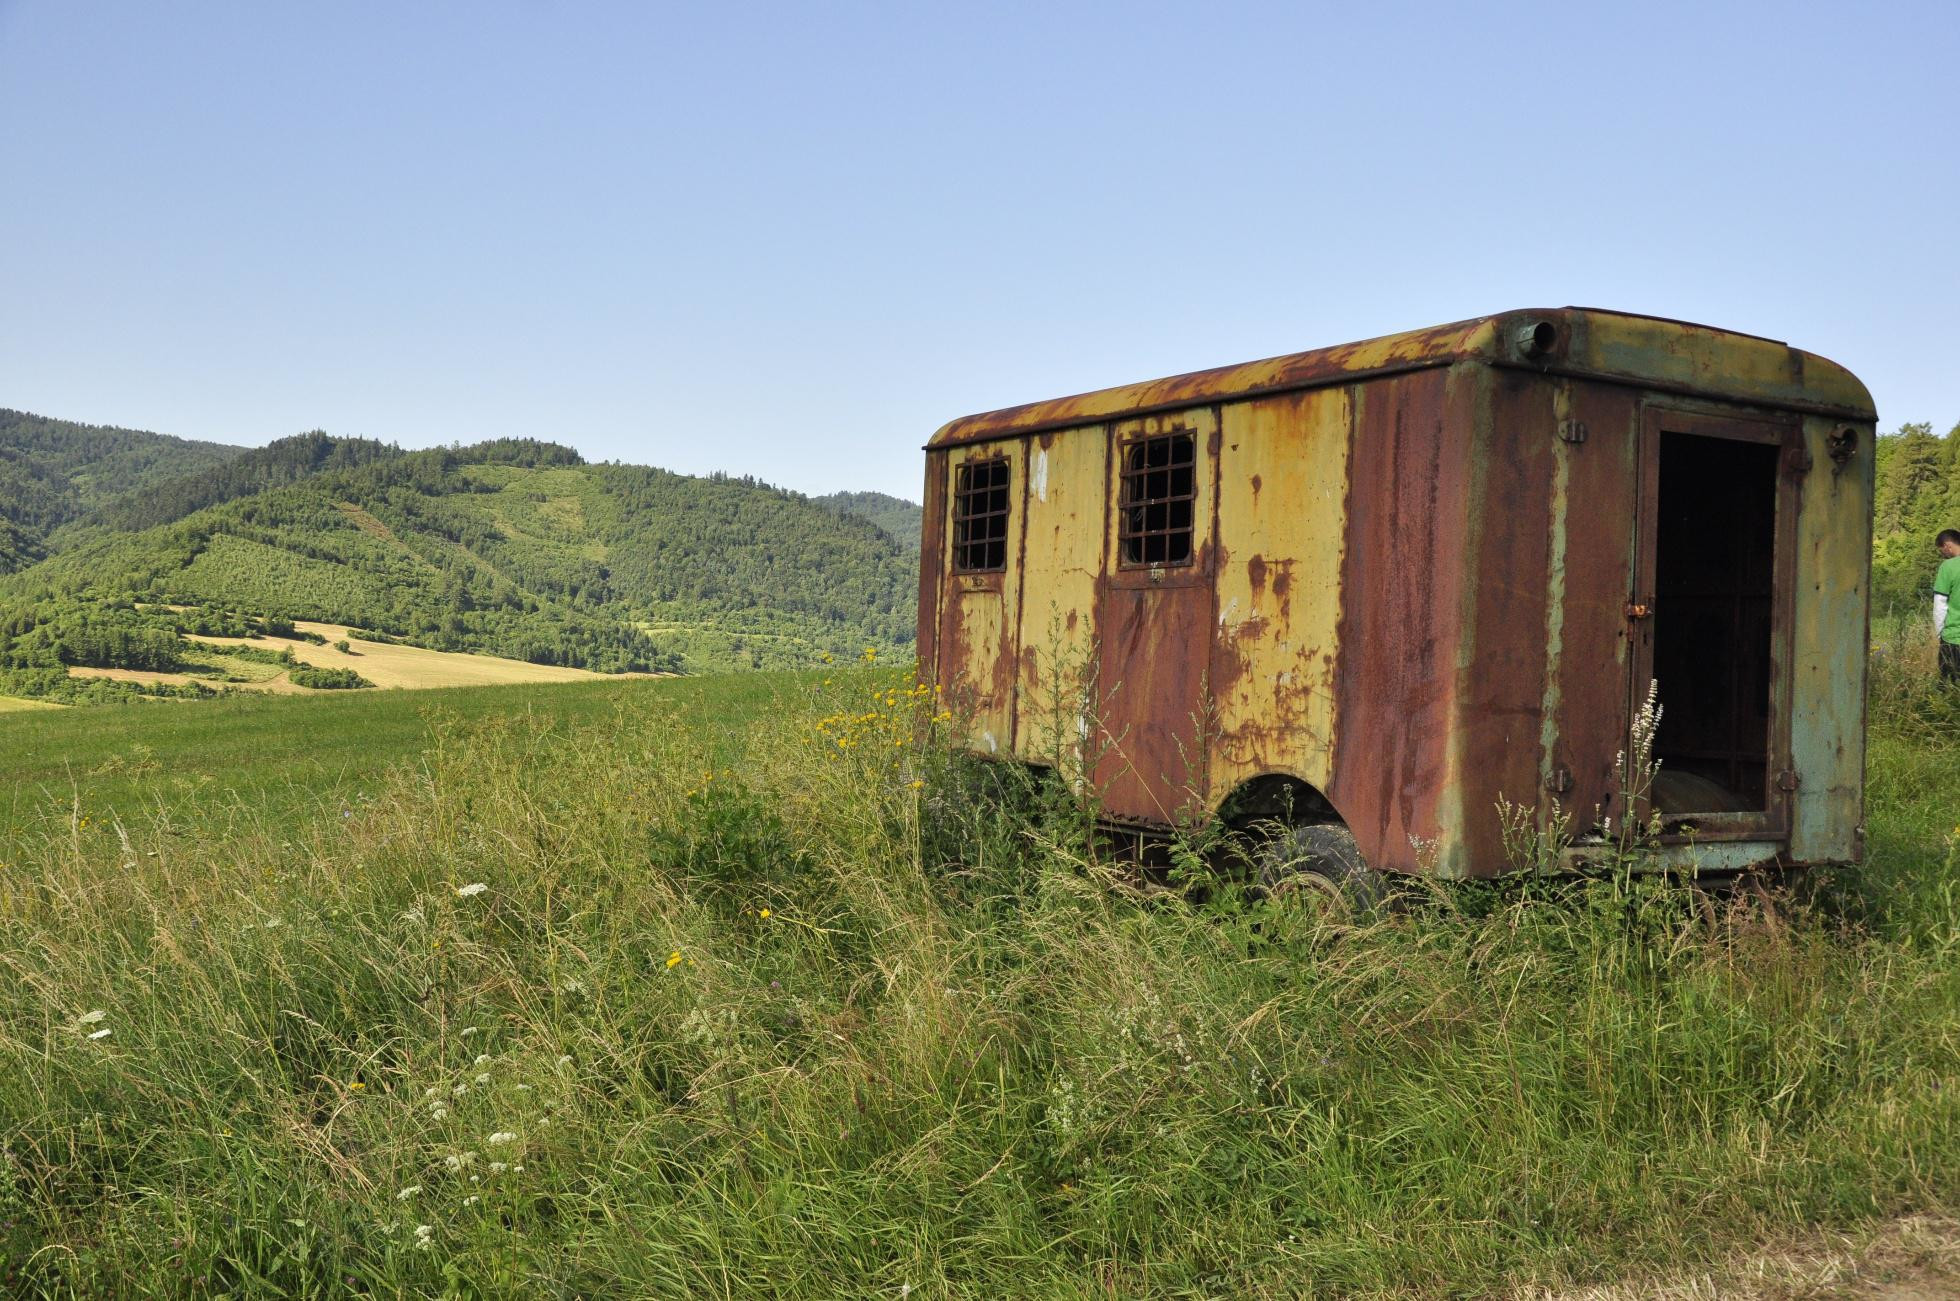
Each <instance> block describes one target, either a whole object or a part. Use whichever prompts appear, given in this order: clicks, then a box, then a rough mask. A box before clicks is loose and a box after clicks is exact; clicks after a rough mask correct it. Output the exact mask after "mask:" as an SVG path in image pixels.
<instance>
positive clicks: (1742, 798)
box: [919, 307, 1876, 877]
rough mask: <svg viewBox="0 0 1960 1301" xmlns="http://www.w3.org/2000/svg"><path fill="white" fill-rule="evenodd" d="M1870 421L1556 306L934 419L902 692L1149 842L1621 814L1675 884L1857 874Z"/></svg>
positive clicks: (1782, 374)
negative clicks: (1269, 827)
mask: <svg viewBox="0 0 1960 1301" xmlns="http://www.w3.org/2000/svg"><path fill="white" fill-rule="evenodd" d="M1874 420H1875V412H1874V410H1873V407H1872V402H1871V397H1870V395H1869V394H1868V393H1867V392H1866V390H1865V387H1864V386H1863V385H1862V384H1861V383H1860V382H1859V381H1858V380H1857V378H1856V377H1855V376H1853V375H1852V374H1851V373H1850V372H1849V371H1847V370H1845V369H1844V368H1843V367H1841V366H1838V365H1836V364H1834V363H1832V362H1829V361H1826V360H1824V359H1823V358H1821V357H1817V356H1814V355H1812V354H1810V353H1806V352H1801V351H1799V350H1797V349H1795V348H1792V347H1789V346H1788V345H1786V344H1783V343H1780V342H1777V341H1775V340H1771V339H1763V338H1757V337H1755V336H1752V335H1745V334H1737V333H1734V332H1731V331H1725V330H1718V329H1712V328H1709V327H1707V326H1701V325H1692V324H1688V323H1685V322H1680V321H1670V320H1662V319H1657V318H1653V317H1645V316H1633V315H1627V314H1623V313H1617V312H1607V311H1599V310H1593V309H1584V308H1570V307H1568V308H1563V309H1557V310H1537V311H1519V312H1506V313H1503V314H1501V315H1496V316H1488V317H1483V318H1480V319H1477V320H1472V321H1463V322H1458V323H1456V324H1453V325H1444V326H1438V327H1436V328H1434V329H1427V330H1418V331H1415V332H1412V333H1408V334H1398V335H1392V336H1389V337H1387V338H1381V339H1372V340H1368V341H1366V342H1362V343H1354V344H1348V345H1344V346H1341V347H1335V348H1324V349H1320V350H1317V351H1313V352H1305V353H1297V354H1294V355H1291V356H1285V357H1276V358H1273V359H1270V360H1267V361H1257V362H1251V363H1248V364H1246V365H1241V366H1227V367H1222V368H1219V369H1216V370H1207V371H1199V372H1196V373H1193V374H1188V375H1180V376H1176V377H1173V378H1170V379H1162V380H1156V381H1152V382H1149V383H1143V384H1135V385H1130V386H1127V387H1123V388H1113V389H1105V390H1103V391H1101V392H1096V393H1088V394H1083V395H1080V396H1076V397H1067V398H1059V399H1055V400H1053V401H1048V402H1037V403H1033V404H1030V405H1027V406H1020V407H1013V408H1009V409H1007V410H1004V411H995V412H990V413H988V414H985V415H977V416H969V417H967V418H965V419H962V420H955V421H953V422H952V423H951V424H948V425H946V426H945V427H944V428H942V429H940V430H939V432H938V433H937V434H935V435H934V436H933V438H932V440H931V442H930V443H929V444H927V447H926V481H925V523H924V539H923V552H922V560H921V565H920V580H919V654H920V664H921V671H922V673H923V674H924V675H925V678H926V680H928V681H931V682H933V683H935V684H937V685H938V686H940V687H941V688H942V689H943V691H944V692H945V693H946V694H947V696H948V697H949V698H950V699H951V700H952V701H953V702H954V703H955V704H956V706H957V707H958V708H959V710H960V711H961V717H963V718H969V719H970V720H971V729H970V734H969V735H968V736H967V737H966V744H968V745H969V746H971V747H972V748H973V749H975V750H977V751H979V752H981V753H984V754H989V755H995V756H999V757H1002V758H1009V759H1017V760H1020V761H1023V762H1028V763H1034V764H1044V763H1050V762H1053V761H1055V760H1056V758H1057V756H1058V755H1060V754H1062V753H1063V752H1064V751H1063V749H1061V748H1058V746H1060V747H1065V748H1066V751H1067V752H1068V753H1069V754H1071V755H1072V756H1074V757H1075V758H1076V759H1077V760H1078V761H1079V762H1080V763H1081V764H1082V765H1083V767H1084V768H1085V769H1086V779H1087V780H1088V781H1090V782H1091V783H1092V784H1093V786H1094V788H1095V791H1096V793H1097V797H1098V799H1099V800H1100V804H1101V809H1102V813H1103V816H1104V817H1105V818H1106V819H1107V820H1108V821H1109V822H1110V823H1111V824H1112V825H1114V826H1118V827H1124V828H1129V829H1132V830H1134V831H1136V832H1139V833H1142V834H1145V835H1148V834H1150V833H1153V832H1161V831H1164V830H1166V829H1168V828H1170V827H1171V826H1173V825H1175V824H1178V823H1180V822H1185V821H1189V820H1191V819H1194V818H1199V817H1203V816H1207V815H1214V814H1217V815H1221V816H1225V817H1227V818H1248V817H1252V816H1271V815H1273V814H1275V813H1280V812H1285V813H1286V814H1287V816H1289V817H1290V818H1291V819H1293V820H1295V821H1296V822H1299V823H1301V824H1303V825H1307V826H1310V827H1314V828H1341V827H1344V828H1345V829H1346V830H1345V832H1342V833H1341V834H1342V835H1343V837H1345V836H1346V835H1347V834H1350V833H1351V835H1352V838H1353V839H1352V847H1353V848H1354V849H1355V850H1358V851H1359V854H1360V855H1361V856H1362V857H1363V858H1364V859H1365V861H1366V864H1367V865H1368V866H1369V867H1371V868H1375V869H1380V870H1387V871H1396V872H1431V873H1434V874H1436V875H1439V876H1444V877H1484V876H1491V875H1494V874H1496V873H1498V872H1501V871H1503V870H1505V868H1506V867H1507V856H1506V849H1505V845H1504V840H1503V826H1502V823H1501V820H1500V817H1499V813H1498V809H1499V806H1500V803H1501V802H1504V801H1508V802H1510V803H1511V804H1512V805H1520V806H1523V808H1524V809H1525V810H1526V811H1527V813H1526V816H1527V817H1528V818H1529V819H1531V820H1533V821H1534V822H1535V824H1536V828H1537V830H1538V831H1539V832H1540V833H1542V834H1549V833H1551V832H1554V831H1555V830H1557V829H1559V828H1564V829H1565V830H1566V831H1567V832H1568V833H1569V835H1570V836H1571V837H1572V838H1573V839H1574V840H1576V841H1578V842H1581V843H1577V844H1574V845H1573V846H1572V847H1570V848H1567V849H1566V850H1564V852H1563V858H1562V865H1563V866H1566V867H1577V866H1581V865H1582V864H1583V862H1584V860H1585V857H1586V855H1587V852H1588V851H1587V849H1586V847H1585V844H1584V843H1583V842H1584V841H1586V840H1587V839H1589V838H1595V837H1596V835H1597V833H1598V831H1599V829H1600V827H1601V826H1602V824H1604V823H1605V822H1606V820H1608V819H1611V821H1612V824H1613V825H1616V826H1623V825H1625V823H1626V820H1627V819H1629V818H1631V819H1636V820H1638V821H1639V822H1640V823H1642V824H1645V823H1646V822H1647V821H1648V819H1649V818H1650V817H1651V816H1652V815H1653V814H1655V813H1658V814H1660V816H1661V820H1662V825H1663V834H1662V836H1661V851H1660V852H1661V855H1662V857H1663V858H1664V859H1665V860H1668V861H1671V862H1674V863H1677V864H1680V865H1682V866H1688V865H1690V864H1692V865H1694V866H1695V867H1697V868H1698V869H1699V870H1701V871H1704V872H1711V873H1730V872H1737V871H1742V870H1747V869H1754V868H1769V867H1804V866H1814V865H1821V864H1840V863H1849V862H1854V861H1856V860H1857V859H1858V857H1859V856H1860V853H1861V849H1862V838H1863V828H1862V825H1861V823H1862V820H1863V801H1864V791H1863V783H1864V725H1865V671H1866V648H1867V644H1868V637H1869V577H1870V556H1871V521H1872V486H1873V460H1874V456H1873V453H1874V448H1873V440H1874V436H1875V432H1876V431H1875V425H1874ZM1650 684H1657V691H1658V696H1659V701H1660V704H1661V706H1662V709H1663V721H1662V723H1661V726H1660V728H1659V732H1658V735H1657V737H1656V739H1655V742H1654V747H1653V749H1654V754H1655V757H1657V758H1658V759H1659V760H1660V761H1661V765H1662V767H1661V772H1662V774H1663V776H1662V779H1661V780H1660V781H1659V782H1658V783H1656V784H1655V786H1654V788H1653V789H1652V790H1651V791H1649V790H1644V789H1641V788H1640V786H1639V784H1638V783H1628V782H1626V781H1625V780H1624V778H1623V768H1624V765H1623V763H1622V762H1621V761H1620V756H1621V755H1622V754H1623V752H1625V751H1627V749H1628V747H1629V744H1630V743H1629V729H1630V728H1631V727H1632V726H1633V724H1634V722H1635V720H1636V718H1637V716H1638V714H1639V711H1640V708H1641V705H1642V702H1643V701H1644V700H1645V699H1646V697H1647V695H1648V692H1649V688H1650ZM1625 785H1632V786H1634V789H1633V790H1631V791H1628V790H1623V789H1622V786H1625ZM1309 839H1311V836H1309Z"/></svg>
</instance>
